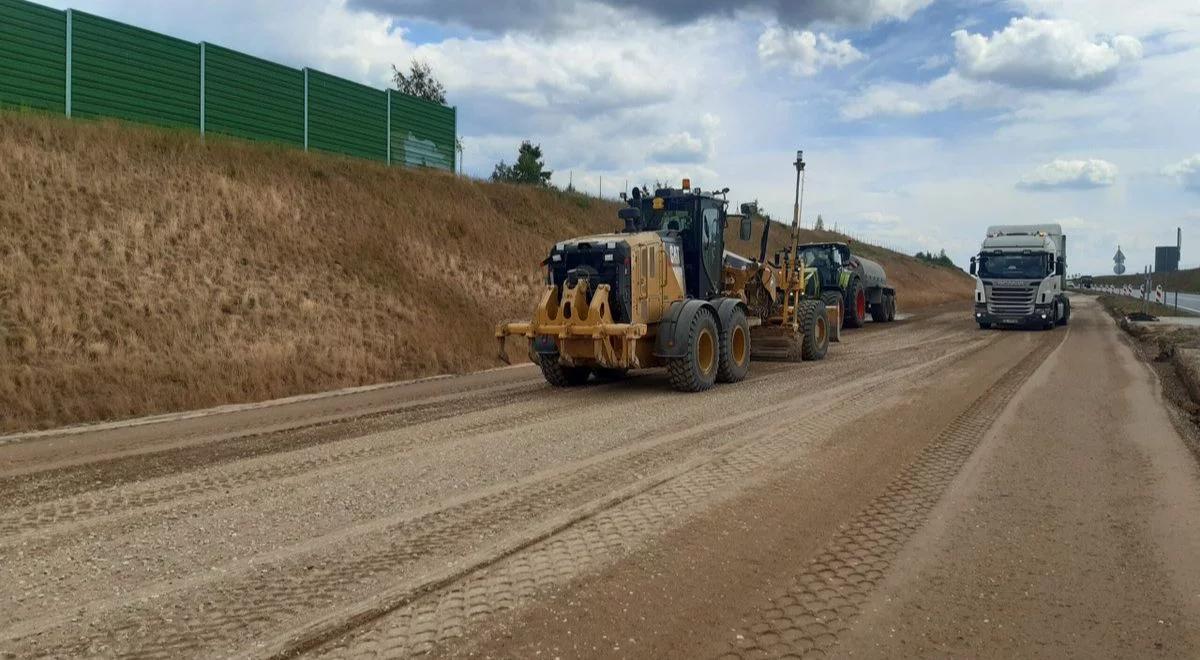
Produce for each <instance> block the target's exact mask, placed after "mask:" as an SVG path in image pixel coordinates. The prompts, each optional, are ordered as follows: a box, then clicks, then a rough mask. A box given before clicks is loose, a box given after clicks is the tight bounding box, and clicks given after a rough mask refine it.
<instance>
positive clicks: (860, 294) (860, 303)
mask: <svg viewBox="0 0 1200 660" xmlns="http://www.w3.org/2000/svg"><path fill="white" fill-rule="evenodd" d="M866 320H867V292H866V290H865V289H863V285H862V280H860V279H858V278H857V277H856V278H854V279H852V280H850V288H849V289H847V290H846V327H848V328H861V327H863V323H864V322H866Z"/></svg>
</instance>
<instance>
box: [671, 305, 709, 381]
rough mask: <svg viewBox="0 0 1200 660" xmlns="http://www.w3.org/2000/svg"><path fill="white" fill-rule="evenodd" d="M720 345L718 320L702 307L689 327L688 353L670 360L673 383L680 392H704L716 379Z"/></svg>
mask: <svg viewBox="0 0 1200 660" xmlns="http://www.w3.org/2000/svg"><path fill="white" fill-rule="evenodd" d="M720 347H721V338H720V332H719V331H718V330H717V320H716V319H715V318H713V314H712V312H709V311H708V310H706V309H702V310H701V311H700V312H698V313H697V314H696V315H695V316H693V317H692V326H691V328H689V329H688V336H687V354H685V355H684V356H683V357H678V358H671V359H670V360H669V361H668V362H667V374H668V375H669V376H670V378H671V386H672V387H674V388H675V389H677V390H679V391H680V392H702V391H704V390H707V389H709V388H710V387H712V386H713V384H714V383H716V382H717V369H718V363H719V362H720V357H719V355H718V351H719V350H720Z"/></svg>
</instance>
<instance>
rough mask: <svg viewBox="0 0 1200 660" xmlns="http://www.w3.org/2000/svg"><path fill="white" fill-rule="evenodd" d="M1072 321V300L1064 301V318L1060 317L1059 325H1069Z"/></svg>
mask: <svg viewBox="0 0 1200 660" xmlns="http://www.w3.org/2000/svg"><path fill="white" fill-rule="evenodd" d="M1070 323H1071V300H1070V299H1067V300H1064V301H1063V307H1062V318H1060V319H1058V324H1059V325H1069V324H1070Z"/></svg>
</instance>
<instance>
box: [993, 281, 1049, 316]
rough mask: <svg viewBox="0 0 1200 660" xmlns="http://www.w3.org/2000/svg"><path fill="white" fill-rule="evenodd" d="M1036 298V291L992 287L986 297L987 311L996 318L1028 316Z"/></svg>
mask: <svg viewBox="0 0 1200 660" xmlns="http://www.w3.org/2000/svg"><path fill="white" fill-rule="evenodd" d="M1036 297H1037V290H1036V289H1028V288H1025V287H1001V286H994V287H992V291H991V295H989V296H988V311H989V312H991V313H992V314H996V315H998V316H1029V315H1030V314H1033V300H1034V298H1036Z"/></svg>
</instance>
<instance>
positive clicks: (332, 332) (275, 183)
mask: <svg viewBox="0 0 1200 660" xmlns="http://www.w3.org/2000/svg"><path fill="white" fill-rule="evenodd" d="M0 153H2V154H4V157H3V158H2V159H0V431H6V430H17V429H26V428H35V427H48V426H55V425H61V424H67V423H75V422H84V421H94V420H100V419H113V418H122V417H129V416H135V415H143V414H150V413H156V412H164V411H171V410H183V409H192V408H200V407H207V406H212V405H218V404H223V403H235V402H245V401H255V400H264V399H270V398H274V397H280V396H287V395H292V394H298V393H303V392H311V391H320V390H327V389H332V388H338V387H344V386H351V385H360V384H366V383H373V382H381V381H388V380H395V379H403V378H411V377H419V376H423V375H430V374H436V373H447V372H463V371H469V370H474V369H479V368H485V367H490V366H494V365H495V364H497V362H496V360H495V358H494V357H493V353H494V348H493V343H492V338H491V337H492V329H493V324H494V323H495V322H496V321H497V320H500V319H503V318H511V317H520V316H525V315H527V314H528V312H529V308H530V307H531V306H532V304H533V301H534V300H535V299H536V291H537V289H538V286H539V282H540V274H539V273H540V268H539V266H538V264H539V262H540V261H541V259H542V258H544V256H545V254H546V251H547V249H548V246H549V245H550V243H552V242H553V241H554V240H557V239H559V238H562V237H566V236H573V235H581V234H588V233H594V232H598V231H604V230H609V229H612V228H614V227H616V226H617V225H618V223H617V221H616V217H615V213H616V205H615V204H610V203H605V202H599V201H597V200H594V199H588V198H586V197H580V196H576V195H567V194H562V193H556V192H553V191H544V190H534V189H529V188H520V187H514V186H507V185H496V184H490V183H481V182H477V181H471V180H466V179H461V178H456V177H454V176H451V175H448V174H444V173H438V172H426V171H413V170H404V169H400V168H387V167H384V166H383V165H379V164H373V163H369V162H364V161H358V160H347V159H341V158H335V157H327V156H319V155H312V154H305V153H302V152H298V151H295V150H290V149H284V148H274V147H264V146H263V145H256V144H247V143H242V142H236V141H226V140H214V139H210V140H209V141H208V143H207V144H202V143H201V142H200V141H199V139H198V138H197V136H195V135H193V134H190V133H182V132H173V131H163V130H158V129H150V128H142V127H136V126H129V125H124V124H118V123H110V122H104V123H96V122H71V121H67V120H64V119H59V118H49V117H40V116H33V115H29V114H22V113H0ZM746 252H751V250H746ZM897 259H898V261H896V262H894V263H895V264H897V265H893V262H889V260H888V259H881V260H882V261H883V262H884V265H885V266H887V267H889V269H891V270H892V276H893V277H894V278H895V279H896V281H897V285H898V286H899V287H901V289H902V290H904V291H905V292H904V293H902V294H901V295H902V304H905V305H906V306H907V308H909V309H911V308H912V307H914V306H916V305H919V304H922V303H926V302H940V301H942V300H945V299H948V298H955V297H958V296H968V295H969V288H968V287H966V286H965V285H963V284H961V282H960V281H959V280H956V279H954V278H952V277H948V276H946V275H945V274H943V273H942V272H940V271H937V270H935V269H932V268H928V267H926V266H923V265H918V264H916V262H915V261H914V260H908V261H905V260H904V259H900V258H899V257H897ZM909 262H911V263H909ZM931 285H932V286H933V287H934V288H935V289H937V293H936V295H933V296H929V298H931V299H927V297H926V296H918V295H917V294H916V293H915V292H916V291H917V290H918V289H926V288H929V287H930V286H931Z"/></svg>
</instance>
